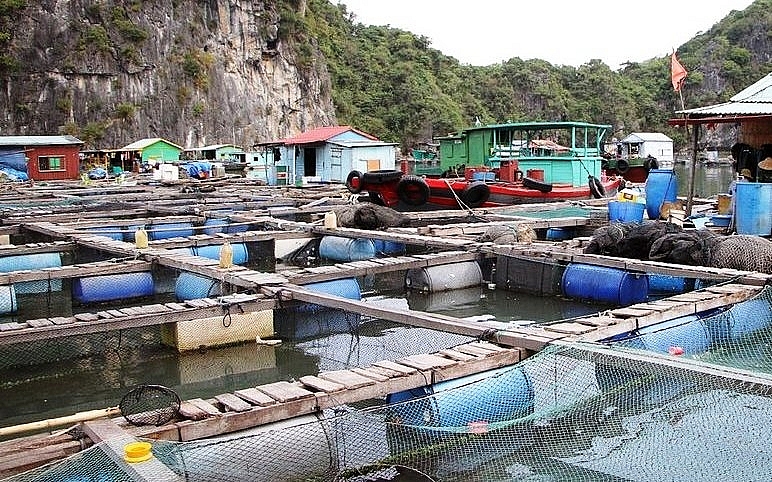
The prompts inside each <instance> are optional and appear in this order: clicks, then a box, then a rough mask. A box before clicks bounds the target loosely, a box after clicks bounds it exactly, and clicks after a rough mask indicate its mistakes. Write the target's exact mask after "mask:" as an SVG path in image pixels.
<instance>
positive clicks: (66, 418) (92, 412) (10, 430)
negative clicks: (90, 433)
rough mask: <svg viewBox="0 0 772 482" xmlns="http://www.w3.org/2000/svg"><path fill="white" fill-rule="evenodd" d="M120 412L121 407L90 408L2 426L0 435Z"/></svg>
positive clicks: (59, 425)
mask: <svg viewBox="0 0 772 482" xmlns="http://www.w3.org/2000/svg"><path fill="white" fill-rule="evenodd" d="M120 413H121V409H120V408H118V407H110V408H102V409H99V410H89V411H86V412H78V413H75V414H73V415H67V416H64V417H57V418H49V419H48V420H40V421H37V422H30V423H23V424H20V425H13V426H11V427H0V437H5V436H8V435H18V434H20V433H25V432H33V431H38V430H48V429H51V428H54V427H61V426H63V425H69V424H72V423H78V422H86V421H88V420H96V419H98V418H104V417H112V416H114V415H119V414H120ZM49 431H50V430H49Z"/></svg>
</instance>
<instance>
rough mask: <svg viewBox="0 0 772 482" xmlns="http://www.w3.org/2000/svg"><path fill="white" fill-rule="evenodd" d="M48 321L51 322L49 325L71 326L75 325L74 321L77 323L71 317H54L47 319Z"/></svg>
mask: <svg viewBox="0 0 772 482" xmlns="http://www.w3.org/2000/svg"><path fill="white" fill-rule="evenodd" d="M49 320H51V323H53V324H54V325H71V324H73V323H75V322H76V321H78V320H76V319H75V317H73V316H70V317H67V316H55V317H53V318H49Z"/></svg>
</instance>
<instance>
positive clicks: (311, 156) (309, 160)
mask: <svg viewBox="0 0 772 482" xmlns="http://www.w3.org/2000/svg"><path fill="white" fill-rule="evenodd" d="M303 172H304V174H303V175H304V176H316V149H315V148H313V147H309V148H306V149H303Z"/></svg>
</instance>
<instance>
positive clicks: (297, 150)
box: [276, 126, 397, 183]
mask: <svg viewBox="0 0 772 482" xmlns="http://www.w3.org/2000/svg"><path fill="white" fill-rule="evenodd" d="M280 144H281V147H280V149H279V150H280V156H279V159H278V160H277V161H276V165H277V167H279V166H286V168H287V169H288V170H289V178H290V179H292V180H294V181H295V182H296V183H302V182H304V181H310V182H343V181H344V180H345V179H346V176H347V175H348V173H349V172H351V171H352V170H357V171H360V172H366V171H374V170H378V169H395V165H396V158H397V155H396V146H397V144H395V143H390V142H383V141H380V140H379V139H378V138H377V137H375V136H372V135H370V134H367V133H365V132H362V131H359V130H357V129H354V128H353V127H350V126H329V127H320V128H318V129H313V130H310V131H307V132H304V133H302V134H300V135H297V136H295V137H290V138H287V139H282V140H281V141H280Z"/></svg>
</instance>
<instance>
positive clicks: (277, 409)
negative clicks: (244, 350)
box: [0, 178, 772, 481]
mask: <svg viewBox="0 0 772 482" xmlns="http://www.w3.org/2000/svg"><path fill="white" fill-rule="evenodd" d="M697 204H698V206H697V209H699V208H700V206H699V203H697ZM710 207H711V206H709V205H706V209H708V208H710ZM377 208H379V209H376V207H374V206H373V205H370V204H367V203H355V202H352V200H351V198H350V195H349V193H347V192H346V190H345V189H344V188H343V187H342V186H335V185H319V186H305V187H283V186H282V187H272V186H263V185H259V184H257V183H255V182H254V181H251V180H248V179H241V178H238V179H236V178H229V179H221V180H216V179H212V180H210V181H206V182H205V181H196V182H193V181H185V182H182V181H181V182H178V183H167V184H163V183H158V182H152V181H148V182H144V183H143V182H142V181H140V182H138V183H137V184H136V185H133V186H129V185H116V184H112V183H109V182H104V183H102V184H100V183H93V184H91V185H89V186H82V185H79V184H76V183H66V182H62V183H49V184H47V185H40V184H38V185H35V186H23V185H14V186H12V187H11V186H8V187H4V190H3V192H2V193H0V219H2V225H0V241H3V242H4V244H2V245H0V314H2V316H3V320H4V321H3V322H2V323H0V347H2V348H1V349H0V368H2V369H6V370H11V369H21V370H23V371H24V373H26V374H27V375H26V376H28V377H34V376H35V367H36V366H42V365H46V364H49V365H50V364H56V363H60V362H61V361H62V360H73V359H75V360H77V359H79V358H81V357H85V356H88V355H91V354H94V353H104V352H106V351H110V350H112V349H113V347H114V343H116V341H115V340H119V341H118V342H117V343H118V344H119V345H118V346H120V347H121V350H126V352H127V353H128V352H131V351H132V350H134V351H135V352H137V350H139V351H138V352H140V353H141V346H142V344H143V343H150V342H153V343H155V342H156V341H155V339H153V341H148V340H145V339H143V337H142V336H134V337H133V336H132V333H135V332H137V330H141V329H143V328H147V327H159V328H158V329H159V332H160V341H161V343H163V344H164V345H168V346H170V347H173V348H174V349H175V350H177V351H179V352H180V353H181V355H180V356H182V357H183V358H184V357H186V356H188V355H187V354H191V356H193V355H195V354H196V353H198V352H200V351H201V350H205V349H216V348H215V347H230V346H239V345H244V344H249V345H254V344H259V346H260V347H261V349H264V350H265V353H267V354H270V353H273V352H272V350H274V346H275V345H274V343H279V342H281V340H283V339H285V338H289V337H291V336H295V337H301V338H302V337H306V338H312V337H313V336H315V335H316V334H318V333H329V332H332V333H348V332H356V333H360V334H362V335H361V336H363V337H364V336H365V335H364V332H365V331H366V327H367V325H368V323H371V322H372V321H373V320H385V321H387V322H390V323H395V324H398V325H404V326H410V327H416V328H420V329H422V330H427V331H428V330H430V331H432V332H434V333H438V334H439V336H435V337H434V340H435V341H436V343H429V342H427V341H426V340H425V339H423V338H421V337H416V338H414V339H405V340H402V341H401V342H400V343H401V348H400V350H399V352H398V353H401V354H402V355H393V353H395V352H393V351H386V350H384V351H383V352H381V351H378V350H377V349H375V348H373V349H372V350H371V353H370V354H369V356H367V357H364V356H363V357H361V358H360V359H358V360H354V361H351V362H349V363H346V364H343V365H341V366H338V367H336V368H335V369H331V370H324V371H319V372H310V373H306V374H304V375H303V376H299V377H292V378H286V379H281V378H280V377H279V378H277V379H275V380H272V381H271V382H269V383H265V384H261V385H256V386H255V385H248V386H239V387H236V389H234V390H231V391H227V392H223V393H220V394H217V395H215V396H213V397H209V396H195V395H194V396H186V397H180V396H179V395H178V394H177V393H175V392H174V391H173V390H171V389H170V388H168V387H165V386H161V385H154V384H137V386H135V387H127V390H126V393H125V396H123V398H122V399H121V400H120V404H117V403H115V402H116V401H112V402H113V403H112V404H110V405H108V406H105V408H104V409H102V410H90V411H88V412H82V413H74V414H71V415H70V416H61V417H48V418H46V419H45V420H37V421H32V422H29V421H27V422H23V423H21V422H19V423H0V425H2V427H0V477H2V478H5V479H7V480H13V481H28V480H29V481H31V480H36V481H38V480H42V481H48V480H50V481H75V480H95V481H96V480H98V481H102V480H105V481H107V480H110V481H121V480H126V481H128V480H147V481H159V480H163V481H167V480H168V481H177V480H179V481H182V480H184V481H219V480H222V481H239V480H243V481H257V480H265V481H279V480H282V481H284V480H286V481H292V480H320V481H322V480H341V481H366V480H367V481H371V480H400V477H410V478H409V479H404V478H403V479H402V480H458V481H461V480H464V481H468V480H481V481H482V480H485V481H491V480H537V479H538V480H608V481H619V480H641V481H648V480H681V481H685V480H705V479H707V478H711V479H722V480H729V479H732V480H765V479H768V476H769V473H770V472H771V471H772V443H770V441H769V437H768V429H769V427H772V378H770V373H771V371H770V369H772V362H771V361H772V350H771V349H770V346H772V345H771V344H770V343H771V342H772V292H770V288H769V287H768V284H769V281H770V276H772V275H770V274H769V271H765V270H763V269H757V267H756V266H755V265H754V266H749V269H740V268H738V266H737V265H728V264H726V263H724V264H721V263H715V262H713V263H711V262H705V263H699V262H692V263H688V264H680V263H673V262H670V261H672V259H668V256H671V257H673V256H675V255H674V254H673V253H674V252H675V251H670V252H669V253H670V254H668V255H667V256H662V257H660V258H658V259H654V258H655V257H654V256H653V255H650V253H653V251H652V247H651V245H652V243H653V242H654V241H655V240H656V239H665V237H666V235H670V234H672V231H669V230H668V229H669V228H666V229H665V230H664V231H659V234H657V235H656V236H655V235H649V236H648V238H647V239H645V240H643V241H642V240H640V239H639V240H637V241H636V240H633V239H631V238H632V235H631V233H632V232H634V229H636V227H635V226H633V224H636V223H630V224H624V225H623V224H620V225H615V224H609V209H608V200H607V199H597V200H588V201H587V202H570V203H569V202H557V203H548V204H540V205H538V206H536V205H519V206H510V207H506V208H490V209H470V210H442V211H422V212H397V211H393V212H391V210H387V208H382V207H377ZM331 213H335V214H331ZM650 223H651V224H650V225H649V229H655V228H652V227H651V226H653V225H666V224H669V223H666V222H665V221H651V222H650ZM638 224H641V225H643V224H642V223H638ZM657 229H658V228H657ZM604 230H605V231H604ZM715 231H720V230H717V229H714V230H713V231H710V233H711V237H709V239H708V238H704V239H703V238H699V239H697V240H696V241H694V239H696V238H694V237H693V234H692V232H691V231H690V230H681V229H679V230H678V234H679V235H682V236H687V237H688V236H692V238H694V239H692V238H689V239H692V240H693V241H694V244H692V245H690V246H692V247H693V246H697V245H698V244H699V243H702V244H699V246H702V247H703V248H699V246H698V247H697V248H693V249H691V250H687V251H688V253H689V255H690V256H692V258H690V259H692V260H696V259H697V258H698V257H699V256H703V257H705V259H708V260H709V258H710V256H713V258H716V256H718V255H717V254H716V253H718V252H719V251H718V250H719V247H720V244H721V242H722V241H721V240H722V239H723V238H731V237H730V236H724V234H723V233H720V232H715ZM684 233H685V234H684ZM604 235H605V236H606V238H608V239H611V241H608V239H607V240H606V241H603V239H604V238H603V236H604ZM683 239H685V238H681V241H680V242H681V243H682V244H679V246H682V245H683V242H684V241H683ZM706 239H708V241H706ZM759 239H762V240H763V238H759ZM623 241H624V242H627V243H628V245H629V246H628V247H629V250H632V251H633V252H635V253H638V254H640V256H637V258H636V257H630V256H627V257H623V256H620V253H619V252H617V251H614V250H615V249H618V248H619V246H621V245H622V244H624V242H623ZM763 241H764V242H767V241H766V240H763ZM604 242H605V243H606V244H603V243H604ZM674 243H675V241H674ZM599 244H600V245H601V246H599ZM661 244H662V243H660V247H661ZM662 249H664V248H662ZM708 251H709V253H708ZM711 253H712V254H711ZM364 280H368V281H364ZM373 280H375V281H373ZM379 280H381V281H380V282H381V283H382V284H389V283H390V287H391V288H395V289H397V290H403V291H415V292H420V293H428V294H429V295H433V296H435V297H443V296H451V297H452V296H453V295H452V293H457V292H460V291H462V290H468V289H470V288H472V289H473V290H476V291H474V293H476V294H475V295H474V296H476V297H477V298H480V297H481V296H485V293H492V292H499V291H503V292H514V293H518V292H526V293H530V294H533V295H536V296H539V297H543V300H544V301H543V302H544V303H545V304H549V303H553V302H554V300H555V299H557V298H561V299H565V298H568V299H575V300H580V301H582V302H585V303H588V304H589V305H591V306H597V307H598V308H597V310H594V311H592V310H591V311H592V312H591V313H590V314H582V315H580V316H573V317H570V318H562V319H556V320H549V321H530V322H529V321H527V320H526V321H522V320H521V321H520V322H517V323H513V322H509V321H502V320H497V319H495V317H493V316H475V317H469V316H453V315H452V314H448V313H437V312H431V311H430V310H426V311H424V310H418V309H411V308H408V307H404V306H394V305H390V304H387V303H379V302H377V299H376V298H377V297H376V298H367V299H366V297H364V296H363V290H364V286H365V284H367V283H371V284H372V283H375V284H376V285H377V284H378V283H379ZM148 300H150V301H148ZM428 303H429V302H427V304H428ZM32 305H35V306H34V308H35V309H34V310H33V309H32V307H33V306H32ZM518 309H519V307H518V306H517V305H516V304H513V306H512V311H517V310H518ZM41 310H43V312H45V313H46V314H47V315H46V316H44V317H40V316H39V313H40V312H41ZM29 313H35V316H34V317H33V316H30V315H29ZM450 313H453V311H452V310H451V311H450ZM381 348H382V347H381ZM382 354H383V357H382V358H378V357H379V356H381V355H382ZM346 355H349V354H343V356H344V358H345V356H346ZM271 356H273V355H271ZM350 358H353V357H350ZM114 405H117V406H114ZM11 420H13V418H12V417H11Z"/></svg>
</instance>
